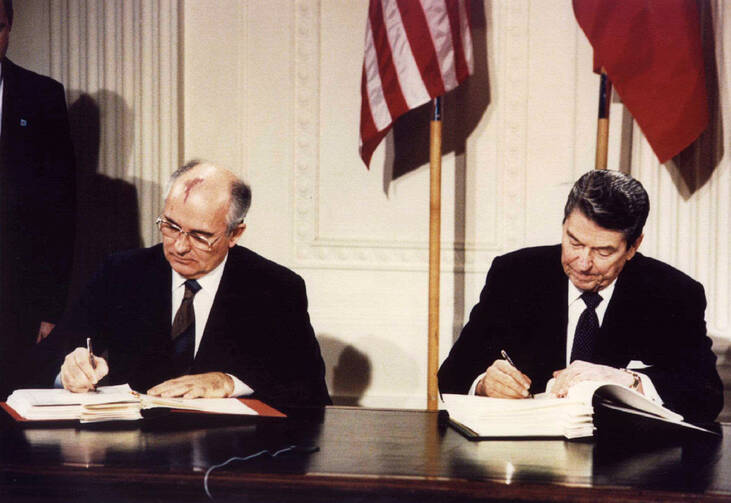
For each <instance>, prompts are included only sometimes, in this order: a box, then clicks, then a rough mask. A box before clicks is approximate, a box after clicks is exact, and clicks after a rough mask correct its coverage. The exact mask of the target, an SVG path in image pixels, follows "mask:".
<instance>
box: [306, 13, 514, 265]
mask: <svg viewBox="0 0 731 503" xmlns="http://www.w3.org/2000/svg"><path fill="white" fill-rule="evenodd" d="M500 8H503V9H507V10H508V12H507V13H506V14H507V19H508V20H509V23H510V25H509V27H508V29H507V30H505V36H504V37H503V40H502V45H501V49H502V50H503V51H504V54H503V56H504V57H502V58H500V59H502V60H504V61H506V63H504V66H506V67H507V68H503V71H506V70H508V69H509V71H508V75H512V77H510V80H509V84H508V85H507V86H506V89H505V91H504V92H505V93H506V95H507V96H508V99H509V103H510V107H511V112H510V113H504V114H503V119H504V120H503V122H504V126H505V127H503V128H500V129H499V130H498V131H497V133H496V134H497V136H498V138H497V144H498V145H499V153H498V156H499V162H498V168H499V170H500V175H498V189H496V193H497V194H496V195H497V196H498V198H496V199H495V201H496V203H495V204H496V206H497V209H496V212H497V214H498V227H499V228H500V229H505V232H504V235H505V238H504V241H505V242H501V239H500V238H499V237H498V236H501V235H502V234H503V233H502V232H500V231H496V232H494V233H493V235H491V236H487V239H488V241H483V240H482V239H481V238H482V237H480V236H478V239H477V240H476V241H471V240H467V241H466V242H455V241H448V240H445V239H443V242H442V253H441V257H442V269H443V270H444V271H466V272H485V271H487V270H488V269H489V266H490V264H491V262H492V260H493V258H494V257H495V256H496V255H497V254H499V253H501V252H502V251H504V250H509V249H515V248H519V247H520V246H522V245H523V244H524V241H525V218H524V203H525V197H526V195H525V191H526V187H525V160H526V155H525V149H526V134H525V122H526V121H527V119H528V117H527V106H526V102H527V95H528V85H527V63H526V59H527V56H528V42H527V40H528V24H527V21H526V19H527V11H528V5H526V4H524V3H523V2H516V3H513V2H511V3H509V4H500ZM320 10H321V2H320V1H313V0H297V1H296V2H295V29H294V45H295V55H296V56H295V61H294V65H295V91H294V93H295V110H294V117H295V119H294V124H295V126H294V129H295V131H294V138H295V141H294V157H295V177H294V180H295V182H294V183H295V198H294V256H295V260H296V265H297V267H303V268H323V269H340V268H342V269H365V270H398V271H401V270H403V271H425V270H427V267H428V243H427V241H426V238H425V240H424V242H415V241H403V240H381V241H377V240H368V239H339V238H337V237H331V236H330V237H323V236H322V235H321V234H320V232H319V227H318V222H319V218H320V213H319V204H320V200H319V186H318V183H319V174H320V172H319V158H320V156H319V152H320V148H321V143H320V137H319V131H320V122H319V120H320V79H321V75H320V72H321V67H320V58H321V54H320V29H321V19H320V14H321V12H320ZM489 50H492V49H491V48H490V49H489ZM513 111H516V113H513ZM445 190H450V189H448V188H445V187H443V191H445ZM501 192H502V194H501ZM503 205H504V208H505V209H504V210H502V213H501V209H500V207H501V206H503ZM473 217H474V218H479V215H474V216H473ZM443 235H444V231H443Z"/></svg>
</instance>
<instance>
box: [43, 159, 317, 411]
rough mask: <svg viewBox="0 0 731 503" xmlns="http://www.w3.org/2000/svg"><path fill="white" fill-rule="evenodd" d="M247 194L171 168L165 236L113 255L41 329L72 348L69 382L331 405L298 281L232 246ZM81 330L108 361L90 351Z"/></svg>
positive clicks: (224, 179)
mask: <svg viewBox="0 0 731 503" xmlns="http://www.w3.org/2000/svg"><path fill="white" fill-rule="evenodd" d="M250 201H251V192H250V190H249V187H248V186H247V185H246V184H245V183H244V182H242V181H240V180H239V179H238V178H236V177H235V176H234V175H233V174H232V173H230V172H229V171H226V170H224V169H220V168H217V167H215V166H213V165H211V164H207V163H201V162H197V161H194V162H191V163H188V164H186V165H185V166H183V167H182V168H180V169H179V170H177V171H176V172H175V173H174V174H173V177H172V179H171V183H170V186H169V190H168V194H167V197H166V199H165V207H164V210H163V213H162V215H161V216H160V218H158V220H157V223H158V226H159V228H160V231H161V234H162V244H160V245H157V246H153V247H152V248H146V249H141V250H134V251H128V252H122V253H118V254H115V255H112V256H111V257H110V258H109V259H108V260H107V261H106V262H105V264H104V265H103V267H102V268H101V270H100V271H99V272H98V273H97V275H96V277H95V278H94V279H93V280H92V282H91V284H90V285H89V287H88V289H87V290H86V292H85V293H84V294H83V295H82V297H81V299H80V302H79V304H78V305H77V306H76V307H75V308H74V309H73V310H72V311H71V313H70V314H69V315H68V316H67V317H65V318H64V320H63V321H62V322H61V323H60V324H59V325H58V326H57V327H56V330H55V331H54V334H53V336H52V337H50V338H49V343H52V342H53V341H56V340H64V341H71V342H72V343H73V344H72V346H71V347H73V346H78V347H77V348H76V349H75V350H73V351H71V352H70V353H69V354H67V355H66V357H65V360H64V362H63V365H62V366H61V372H60V378H61V382H62V384H63V386H64V387H65V388H66V389H69V390H71V391H75V392H83V391H87V390H89V389H91V388H92V387H93V386H94V385H96V384H97V383H98V382H99V381H100V380H101V379H102V378H104V377H105V376H106V380H105V383H108V384H118V383H124V382H129V383H130V385H131V386H132V387H133V388H134V389H137V390H139V391H146V392H147V393H149V394H152V395H158V396H165V397H172V396H182V397H186V398H196V397H226V396H254V397H256V398H260V399H262V400H264V401H266V402H268V403H271V404H273V405H275V406H281V407H289V406H322V405H325V404H329V403H330V398H329V395H328V392H327V388H326V385H325V380H324V376H325V368H324V363H323V361H322V357H321V356H320V348H319V346H318V343H317V340H316V339H315V335H314V332H313V330H312V326H311V325H310V321H309V316H308V314H307V296H306V293H305V285H304V282H303V280H302V278H300V277H299V276H297V275H296V274H295V273H293V272H292V271H290V270H288V269H286V268H284V267H282V266H280V265H277V264H275V263H273V262H271V261H269V260H267V259H265V258H263V257H261V256H259V255H257V254H256V253H254V252H252V251H250V250H248V249H246V248H243V247H240V246H237V245H236V242H237V240H238V239H239V238H240V237H241V234H242V233H243V232H244V229H245V228H246V225H245V224H244V216H245V214H246V212H247V210H248V208H249V204H250ZM186 311H187V312H186ZM184 319H185V320H184ZM87 337H90V338H91V340H92V342H93V349H94V353H96V354H104V353H106V355H107V357H106V358H101V357H100V356H91V355H90V353H89V351H87V348H86V347H85V346H84V343H85V340H86V338H87ZM59 364H60V362H59ZM55 368H56V371H57V369H58V366H56V367H55Z"/></svg>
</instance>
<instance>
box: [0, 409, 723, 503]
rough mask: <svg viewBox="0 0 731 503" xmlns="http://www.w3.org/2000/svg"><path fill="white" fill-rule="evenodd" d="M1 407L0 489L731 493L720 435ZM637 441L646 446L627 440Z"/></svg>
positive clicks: (328, 497) (122, 496) (455, 496)
mask: <svg viewBox="0 0 731 503" xmlns="http://www.w3.org/2000/svg"><path fill="white" fill-rule="evenodd" d="M0 413H2V415H3V417H2V418H1V419H0V428H2V429H1V430H0V501H100V502H108V501H111V502H114V501H204V500H206V499H207V497H206V494H205V492H204V489H203V481H204V475H205V472H206V470H207V469H208V468H209V467H210V466H212V465H214V464H218V463H222V462H223V461H225V460H226V459H228V458H230V457H232V456H238V457H244V456H247V455H249V454H253V453H255V452H258V451H260V450H270V451H276V450H277V449H281V448H283V447H287V446H289V445H299V446H304V447H318V448H319V450H317V451H316V452H306V451H305V450H303V451H302V452H294V453H287V454H282V455H280V456H277V457H276V458H272V457H268V456H262V457H258V458H255V459H252V460H249V461H237V462H233V463H231V464H229V465H227V466H225V467H222V468H220V469H217V470H215V471H213V472H212V474H211V475H210V478H209V489H210V492H211V494H212V496H213V497H214V498H215V500H216V501H394V502H395V501H440V502H443V501H468V500H476V501H478V500H479V501H515V500H520V501H587V502H588V501H592V502H593V501H687V500H688V499H692V500H694V501H731V440H729V434H730V433H731V425H723V430H724V433H725V435H724V437H723V438H722V439H713V440H704V439H691V440H686V441H684V442H668V443H664V444H660V445H654V446H650V445H645V446H639V445H636V444H637V440H638V439H628V440H629V442H628V443H627V444H622V443H621V442H617V441H616V440H605V439H602V438H600V439H598V440H591V441H565V440H501V441H492V440H491V441H482V442H473V441H469V440H467V439H466V438H464V437H463V436H461V435H460V434H459V433H457V432H456V431H454V430H452V429H451V428H444V427H440V425H439V424H438V418H437V414H436V413H431V412H425V411H408V410H375V409H360V408H347V407H328V408H327V409H325V410H313V411H307V412H304V413H299V414H295V415H293V416H292V417H290V418H287V419H277V418H252V417H233V418H232V417H223V416H212V415H202V414H185V413H170V414H161V415H158V416H156V417H149V418H146V419H144V420H143V421H140V422H136V423H133V424H123V425H119V424H118V423H117V424H104V425H91V426H88V425H87V426H78V425H77V426H74V425H66V426H63V425H56V426H54V427H38V426H34V427H32V428H28V427H19V425H18V424H17V423H14V422H13V421H12V420H11V419H10V418H9V417H8V416H7V415H6V414H5V413H4V412H2V411H0ZM628 445H634V446H633V447H631V448H630V447H628Z"/></svg>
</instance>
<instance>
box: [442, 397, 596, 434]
mask: <svg viewBox="0 0 731 503" xmlns="http://www.w3.org/2000/svg"><path fill="white" fill-rule="evenodd" d="M443 398H444V404H445V406H446V408H447V411H448V412H449V419H450V420H451V421H452V422H453V423H456V426H458V427H462V428H464V429H467V430H468V431H467V433H468V434H470V433H471V434H472V435H474V436H478V437H566V438H579V437H585V436H591V435H592V433H593V431H594V425H593V422H592V414H593V412H594V409H593V408H592V406H591V403H589V404H586V403H585V402H582V401H580V400H576V399H569V398H563V399H526V400H510V399H505V398H488V397H482V396H469V395H448V394H447V395H444V396H443Z"/></svg>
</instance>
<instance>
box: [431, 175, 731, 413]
mask: <svg viewBox="0 0 731 503" xmlns="http://www.w3.org/2000/svg"><path fill="white" fill-rule="evenodd" d="M648 212H649V200H648V197H647V193H646V192H645V190H644V188H643V187H642V185H641V184H640V183H639V182H638V181H636V180H634V179H633V178H632V177H630V176H628V175H624V174H622V173H619V172H616V171H592V172H589V173H587V174H585V175H583V176H582V177H581V178H580V179H579V180H578V181H577V182H576V184H575V185H574V187H573V189H572V190H571V193H570V195H569V198H568V201H567V203H566V207H565V209H564V222H563V233H562V239H561V245H560V246H545V247H536V248H527V249H523V250H519V251H517V252H513V253H509V254H507V255H504V256H501V257H497V258H496V259H495V261H494V262H493V264H492V267H491V268H490V271H489V272H488V274H487V280H486V282H485V287H484V289H483V291H482V294H481V295H480V301H479V303H478V304H477V305H476V306H475V307H474V309H473V310H472V313H471V314H470V319H469V322H468V323H467V324H466V325H465V327H464V329H463V330H462V334H461V335H460V337H459V339H458V340H457V342H456V343H455V345H454V347H453V348H452V350H451V351H450V353H449V356H448V357H447V359H446V360H445V361H444V363H443V364H442V366H441V368H440V369H439V388H440V390H441V391H442V392H444V393H476V394H478V395H486V396H493V397H501V398H523V397H527V396H529V389H530V388H531V387H533V390H535V391H543V389H542V386H543V385H544V384H545V383H546V382H547V381H548V379H549V378H552V377H553V378H555V383H554V384H553V387H552V389H549V390H546V391H549V392H552V393H554V394H556V395H558V396H564V395H565V394H566V392H567V390H568V388H569V387H570V386H571V385H573V384H574V383H577V382H580V381H586V380H595V381H604V382H614V383H618V384H623V385H626V386H628V387H630V388H633V389H636V390H637V391H639V392H640V393H644V394H645V395H647V396H648V397H650V398H652V399H654V400H656V401H658V402H661V403H663V404H664V405H665V406H666V407H668V408H670V409H672V410H675V411H677V412H679V413H680V414H682V415H683V416H685V417H686V419H690V420H699V421H710V420H713V419H715V417H716V416H717V415H718V413H719V411H720V410H721V408H722V406H723V394H722V390H723V387H722V384H721V381H720V379H719V376H718V373H717V371H716V367H715V362H716V357H715V355H714V354H713V352H712V351H711V341H710V339H709V338H708V337H707V336H706V326H705V321H704V311H705V307H706V300H705V295H704V292H703V287H702V286H701V284H700V283H698V282H696V281H694V280H693V279H691V278H690V277H688V276H686V275H685V274H683V273H682V272H680V271H678V270H676V269H674V268H672V267H670V266H669V265H666V264H664V263H662V262H659V261H657V260H654V259H651V258H648V257H644V256H643V255H642V254H640V253H637V248H638V247H639V246H640V243H641V242H642V238H643V234H642V228H643V226H644V224H645V220H646V219H647V214H648ZM501 351H505V352H506V353H507V354H508V356H509V357H511V358H510V359H511V360H512V361H513V364H514V365H515V366H513V365H511V364H510V363H508V361H506V359H505V358H503V357H501Z"/></svg>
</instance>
